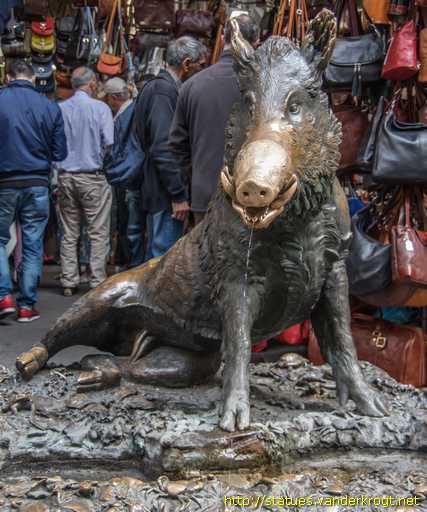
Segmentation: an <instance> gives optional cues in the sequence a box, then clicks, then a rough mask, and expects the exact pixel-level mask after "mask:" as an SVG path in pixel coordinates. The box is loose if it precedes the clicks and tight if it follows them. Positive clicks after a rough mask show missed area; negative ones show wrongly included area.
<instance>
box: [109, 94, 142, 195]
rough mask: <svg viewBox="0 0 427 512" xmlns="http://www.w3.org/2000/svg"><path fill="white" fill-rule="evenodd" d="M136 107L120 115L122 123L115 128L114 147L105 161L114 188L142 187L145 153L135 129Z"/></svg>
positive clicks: (133, 106)
mask: <svg viewBox="0 0 427 512" xmlns="http://www.w3.org/2000/svg"><path fill="white" fill-rule="evenodd" d="M135 107H136V103H135V102H133V103H132V104H130V105H129V106H128V107H127V108H126V110H125V111H124V112H122V113H121V114H120V122H119V123H118V122H116V123H115V126H114V145H113V147H112V148H111V151H110V152H109V153H108V155H107V156H106V158H105V161H104V170H105V174H106V178H107V180H108V183H109V184H110V185H113V186H121V187H126V188H138V187H139V186H141V182H142V168H143V165H144V161H145V153H144V151H143V149H142V147H141V145H140V143H139V141H138V138H137V136H136V134H135V132H134V129H133V126H134V117H135Z"/></svg>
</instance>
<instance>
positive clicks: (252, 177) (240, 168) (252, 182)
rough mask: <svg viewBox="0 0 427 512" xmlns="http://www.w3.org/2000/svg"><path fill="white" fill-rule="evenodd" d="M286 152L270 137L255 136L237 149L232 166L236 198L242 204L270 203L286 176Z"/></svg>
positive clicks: (258, 204) (262, 205)
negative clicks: (257, 137)
mask: <svg viewBox="0 0 427 512" xmlns="http://www.w3.org/2000/svg"><path fill="white" fill-rule="evenodd" d="M288 163H289V162H288V155H287V152H286V151H285V150H284V149H283V147H282V146H281V145H280V144H278V143H277V142H274V141H272V140H268V139H265V140H256V141H254V142H251V143H250V144H248V145H247V146H246V147H244V148H243V149H242V151H241V152H240V155H239V158H238V162H237V166H236V170H235V180H236V181H235V183H236V199H237V201H238V202H239V204H241V205H242V206H245V207H256V208H261V207H264V206H268V205H270V204H271V203H272V202H273V201H274V199H275V198H276V196H277V195H278V193H279V192H280V189H281V188H282V186H283V183H284V182H285V181H286V178H287V166H288Z"/></svg>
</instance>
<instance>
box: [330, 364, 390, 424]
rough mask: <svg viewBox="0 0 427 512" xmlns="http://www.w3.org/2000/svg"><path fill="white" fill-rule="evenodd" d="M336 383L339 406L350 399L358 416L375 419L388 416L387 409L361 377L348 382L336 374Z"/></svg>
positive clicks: (346, 378) (345, 378) (340, 374)
mask: <svg viewBox="0 0 427 512" xmlns="http://www.w3.org/2000/svg"><path fill="white" fill-rule="evenodd" d="M336 381H337V395H338V400H339V403H340V405H341V406H344V405H345V404H346V403H347V399H348V398H352V399H353V401H354V403H355V404H356V407H357V410H358V412H359V413H360V414H362V415H364V416H373V417H377V418H381V417H383V416H388V414H389V413H388V410H387V407H386V406H385V405H384V404H383V401H382V400H381V398H380V397H379V396H378V394H377V393H376V392H375V391H374V390H373V389H372V388H371V387H370V386H369V385H368V384H367V383H366V382H365V381H364V379H363V376H362V375H360V376H356V377H354V379H353V380H349V379H348V377H346V376H344V377H343V375H342V373H340V372H338V374H337V376H336Z"/></svg>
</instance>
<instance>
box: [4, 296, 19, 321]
mask: <svg viewBox="0 0 427 512" xmlns="http://www.w3.org/2000/svg"><path fill="white" fill-rule="evenodd" d="M15 312H16V306H15V301H14V300H13V298H12V295H6V297H3V299H1V300H0V318H4V317H6V316H8V315H12V314H13V313H15Z"/></svg>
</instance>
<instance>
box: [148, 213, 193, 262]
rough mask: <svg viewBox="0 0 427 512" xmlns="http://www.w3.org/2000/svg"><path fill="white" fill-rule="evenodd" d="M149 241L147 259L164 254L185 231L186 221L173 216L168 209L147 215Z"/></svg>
mask: <svg viewBox="0 0 427 512" xmlns="http://www.w3.org/2000/svg"><path fill="white" fill-rule="evenodd" d="M147 228H148V242H147V252H146V255H145V261H147V260H150V259H151V258H156V257H157V256H163V254H165V252H167V251H169V249H170V248H171V247H172V246H173V245H174V243H175V242H176V241H177V240H178V239H179V238H181V236H182V233H183V231H184V223H183V222H182V221H180V220H176V219H173V218H172V215H171V213H170V212H169V211H168V210H163V211H161V212H157V213H149V214H148V215H147Z"/></svg>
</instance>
